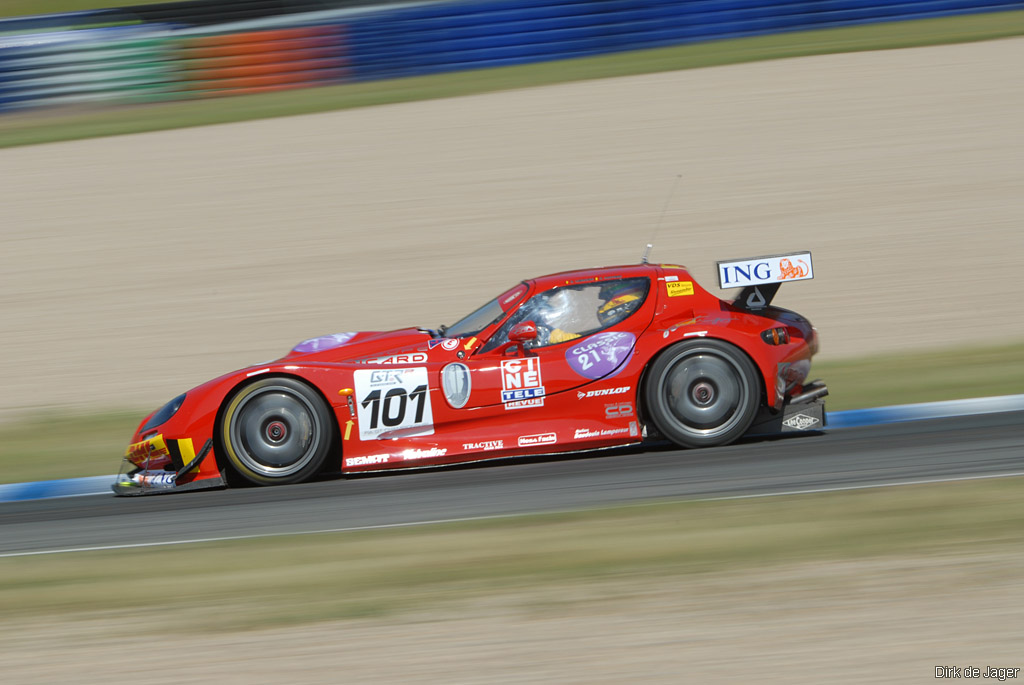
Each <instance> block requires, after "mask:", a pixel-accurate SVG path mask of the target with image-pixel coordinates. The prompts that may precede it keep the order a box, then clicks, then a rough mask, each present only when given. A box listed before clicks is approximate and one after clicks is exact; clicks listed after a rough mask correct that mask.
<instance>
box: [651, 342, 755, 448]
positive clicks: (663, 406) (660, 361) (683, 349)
mask: <svg viewBox="0 0 1024 685" xmlns="http://www.w3.org/2000/svg"><path fill="white" fill-rule="evenodd" d="M647 378H648V380H647V382H646V384H645V388H644V404H645V405H646V409H647V414H648V416H649V417H650V419H651V421H652V422H653V423H654V426H655V428H657V429H658V431H659V432H660V433H661V434H662V435H663V436H665V437H666V438H668V439H669V440H671V441H672V442H674V443H675V444H677V445H679V446H681V447H713V446H716V445H727V444H729V443H730V442H732V441H733V440H736V439H737V438H739V437H740V436H741V435H743V434H744V433H745V432H746V431H747V429H748V428H750V424H751V423H752V422H753V420H754V417H755V416H756V415H757V410H758V407H759V406H760V398H759V391H760V383H759V381H758V375H757V369H756V367H755V366H754V363H753V362H751V361H750V359H749V358H748V357H747V355H746V354H744V353H743V352H742V351H741V350H739V349H738V348H736V347H734V346H733V345H730V344H728V343H725V342H721V341H718V340H688V341H685V342H681V343H676V344H675V345H673V346H672V347H670V348H668V349H667V350H665V352H663V353H662V354H661V355H660V356H659V357H658V358H657V359H656V360H655V362H654V364H652V365H651V368H650V371H649V373H648V375H647Z"/></svg>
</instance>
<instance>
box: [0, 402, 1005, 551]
mask: <svg viewBox="0 0 1024 685" xmlns="http://www.w3.org/2000/svg"><path fill="white" fill-rule="evenodd" d="M1006 475H1024V412H1021V411H1014V412H1004V413H995V414H983V415H976V416H966V417H958V418H944V419H939V420H931V421H914V422H907V423H894V424H888V425H881V426H865V427H861V428H847V429H843V430H837V431H823V432H819V433H813V434H796V435H795V437H785V438H775V439H771V440H763V441H755V440H752V441H745V442H742V443H737V444H733V445H729V446H727V447H721V448H713V449H704V450H689V451H680V450H676V449H673V448H669V447H665V446H658V445H655V446H646V447H645V448H644V449H642V450H641V449H635V448H634V449H628V450H624V449H620V450H614V451H605V452H596V453H595V452H592V453H589V454H584V455H572V456H562V457H558V458H549V459H543V460H536V459H534V460H527V459H520V460H504V461H501V462H490V463H485V464H480V465H476V466H469V467H449V468H445V469H433V470H425V471H419V472H407V473H391V474H384V475H362V476H356V477H348V478H329V479H325V480H322V481H318V482H314V483H306V484H301V485H294V486H281V487H274V488H241V489H233V490H212V491H203V492H194V493H177V494H169V495H157V496H152V497H133V498H115V497H113V496H112V495H110V496H108V495H93V496H85V497H71V498H57V499H48V500H33V501H21V502H7V503H3V504H0V555H4V556H10V555H18V554H24V553H43V552H59V551H70V550H83V549H91V548H106V547H113V546H116V547H123V546H132V545H147V544H154V543H164V544H175V543H183V542H190V541H199V540H214V539H218V538H229V537H240V536H262V535H275V534H296V533H311V532H318V531H328V530H350V529H358V528H372V527H385V526H396V525H410V524H423V523H430V522H436V521H450V520H457V519H471V518H481V517H496V516H505V515H514V514H526V513H536V512H551V511H565V510H573V509H584V508H590V507H603V506H609V505H617V504H627V503H642V502H645V501H658V500H678V499H705V498H724V497H737V496H751V495H772V494H781V493H795V492H815V491H822V490H826V491H827V490H836V489H845V488H858V487H871V486H881V485H890V484H898V483H914V482H922V481H924V482H927V481H934V480H955V479H964V478H985V477H996V476H1006Z"/></svg>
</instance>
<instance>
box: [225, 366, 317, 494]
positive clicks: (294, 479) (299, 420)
mask: <svg viewBox="0 0 1024 685" xmlns="http://www.w3.org/2000/svg"><path fill="white" fill-rule="evenodd" d="M219 432H220V437H221V441H222V444H223V446H224V454H225V456H226V457H227V459H228V461H229V462H230V465H231V467H232V469H233V470H234V471H235V472H236V473H237V474H238V475H240V476H241V477H242V478H244V479H245V480H247V481H249V482H251V483H256V484H258V485H279V484H284V483H298V482H301V481H304V480H306V479H307V478H309V477H311V476H313V475H314V474H316V473H317V472H319V471H320V469H321V468H322V467H323V464H324V460H325V459H326V458H327V455H328V454H329V453H330V451H331V444H332V442H333V438H334V433H335V431H334V422H333V419H332V416H331V412H330V410H329V409H328V407H327V404H326V403H325V402H324V400H323V399H322V398H321V397H320V395H319V394H318V393H317V392H316V391H315V390H313V389H312V388H311V387H309V386H308V385H306V384H305V383H303V382H302V381H298V380H295V379H293V378H262V379H260V380H258V381H255V382H253V383H250V384H248V385H245V386H243V387H242V388H240V389H239V390H237V391H236V392H235V393H234V395H232V396H231V398H230V399H229V400H228V403H227V405H226V406H225V408H224V413H223V416H222V418H221V422H220V429H219Z"/></svg>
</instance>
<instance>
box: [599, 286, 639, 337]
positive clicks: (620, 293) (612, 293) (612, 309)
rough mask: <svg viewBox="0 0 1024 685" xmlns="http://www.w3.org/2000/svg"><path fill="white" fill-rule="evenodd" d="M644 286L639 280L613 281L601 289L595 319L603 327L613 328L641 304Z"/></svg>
mask: <svg viewBox="0 0 1024 685" xmlns="http://www.w3.org/2000/svg"><path fill="white" fill-rule="evenodd" d="M645 286H646V284H645V283H644V282H643V281H639V280H629V281H614V282H612V283H609V284H608V285H605V286H603V287H602V288H601V292H600V297H601V302H602V304H601V305H600V306H599V307H598V308H597V318H598V320H600V322H601V325H602V326H604V327H608V326H613V325H615V324H617V323H618V322H620V321H622V320H623V319H625V318H626V317H627V316H629V315H630V314H632V313H633V312H635V311H636V310H637V309H639V308H640V305H641V304H643V301H644V295H645V294H646V287H645Z"/></svg>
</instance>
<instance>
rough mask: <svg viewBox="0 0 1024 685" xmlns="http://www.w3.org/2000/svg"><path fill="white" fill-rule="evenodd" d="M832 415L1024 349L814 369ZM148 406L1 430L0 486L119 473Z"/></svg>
mask: <svg viewBox="0 0 1024 685" xmlns="http://www.w3.org/2000/svg"><path fill="white" fill-rule="evenodd" d="M813 376H814V377H815V378H822V379H824V380H825V382H826V383H828V386H829V390H830V392H831V395H830V396H829V398H828V400H827V406H828V409H829V411H841V410H844V409H863V408H867V407H878V406H884V405H892V404H909V403H914V402H934V401H939V400H952V399H962V398H968V397H986V396H992V395H1013V394H1018V393H1021V392H1024V343H1018V344H1015V345H1005V346H1001V347H987V348H963V349H951V350H940V351H933V352H922V353H915V354H901V355H889V356H880V357H871V358H864V359H854V360H843V361H835V362H823V363H815V365H814V368H813ZM154 408H155V407H149V408H145V409H142V410H139V411H137V412H131V411H121V412H110V413H106V414H98V415H68V414H59V413H57V414H42V415H39V416H34V417H32V418H29V419H25V420H21V421H16V422H12V423H8V424H0V483H22V482H27V481H38V480H52V479H57V478H74V477H81V476H100V475H108V474H111V473H115V472H116V471H117V468H118V466H119V463H120V456H121V455H122V454H123V453H124V448H125V446H126V445H127V444H128V440H129V438H130V437H131V435H132V433H133V432H134V430H135V428H136V427H137V426H138V423H139V421H140V420H142V418H143V417H144V416H145V415H146V413H147V412H148V411H149V410H152V409H154Z"/></svg>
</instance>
